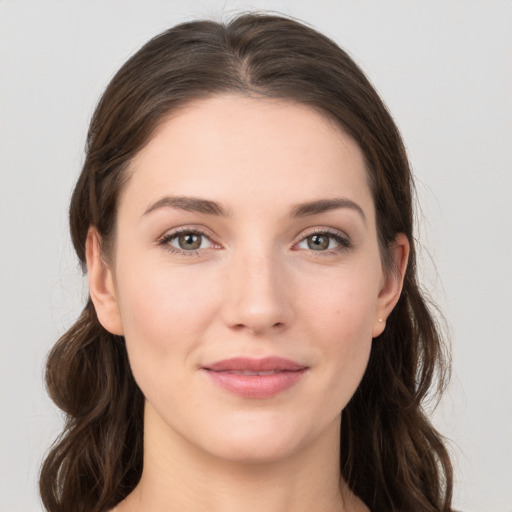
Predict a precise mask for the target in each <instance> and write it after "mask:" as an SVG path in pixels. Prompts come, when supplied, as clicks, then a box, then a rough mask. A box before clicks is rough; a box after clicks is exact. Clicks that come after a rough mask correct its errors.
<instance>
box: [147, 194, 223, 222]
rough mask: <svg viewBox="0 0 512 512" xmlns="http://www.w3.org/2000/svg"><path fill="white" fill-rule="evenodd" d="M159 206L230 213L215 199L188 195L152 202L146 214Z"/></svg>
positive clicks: (203, 211) (213, 213) (220, 214)
mask: <svg viewBox="0 0 512 512" xmlns="http://www.w3.org/2000/svg"><path fill="white" fill-rule="evenodd" d="M159 208H173V209H175V210H185V211H187V212H197V213H206V214H208V215H219V216H222V217H227V216H228V213H227V211H226V210H225V208H224V207H222V206H221V205H220V204H219V203H216V202H215V201H210V200H208V199H201V198H199V197H186V196H165V197H162V198H161V199H159V200H158V201H156V202H155V203H153V204H151V205H150V206H149V207H148V208H147V209H146V211H145V212H144V214H143V216H144V215H147V214H148V213H151V212H152V211H154V210H158V209H159Z"/></svg>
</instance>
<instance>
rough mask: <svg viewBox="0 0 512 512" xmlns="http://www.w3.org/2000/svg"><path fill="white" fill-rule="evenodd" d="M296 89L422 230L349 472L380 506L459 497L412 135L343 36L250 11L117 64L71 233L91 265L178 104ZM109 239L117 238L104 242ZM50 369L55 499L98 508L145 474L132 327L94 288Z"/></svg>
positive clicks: (376, 189)
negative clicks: (428, 290)
mask: <svg viewBox="0 0 512 512" xmlns="http://www.w3.org/2000/svg"><path fill="white" fill-rule="evenodd" d="M222 92H234V93H239V94H243V95H254V96H260V97H261V96H264V97H272V98H282V99H287V100H292V101H297V102H300V103H302V104H307V105H310V106H312V107H314V108H316V109H319V110H320V111H322V112H324V113H326V114H328V115H329V116H330V117H331V118H333V119H334V120H335V121H336V122H337V123H338V126H340V127H342V128H343V129H344V130H345V131H346V132H348V133H349V134H350V135H351V136H352V137H353V138H354V139H355V141H356V142H357V143H358V144H359V146H360V147H361V149H362V151H363V154H364V156H365V158H366V164H367V168H368V173H369V179H370V183H371V189H372V193H373V197H374V201H375V205H376V211H377V219H376V220H377V228H378V236H379V243H380V247H381V252H382V256H383V261H384V264H385V265H388V269H389V251H388V248H389V245H390V244H391V243H392V242H393V240H394V238H395V236H396V235H397V233H405V235H406V236H407V237H408V239H409V242H410V246H411V254H410V259H409V264H408V268H407V271H406V275H405V283H404V287H403V292H402V295H401V298H400V300H399V302H398V304H397V306H396V307H395V309H394V310H393V312H392V313H391V315H390V316H389V319H388V321H387V326H386V329H385V331H384V333H383V334H382V335H381V336H380V337H379V338H377V339H375V340H374V341H373V347H372V351H371V356H370V361H369V364H368V367H367V370H366V372H365V375H364V377H363V380H362V382H361V384H360V386H359V388H358V389H357V391H356V393H355V395H354V396H353V398H352V400H351V401H350V402H349V404H348V405H347V407H346V408H345V410H344V411H343V413H342V414H343V428H342V434H341V460H340V469H341V474H342V475H343V477H344V478H345V479H346V481H347V483H348V485H349V486H350V488H351V489H352V490H353V491H354V492H355V494H357V495H358V496H359V497H360V498H361V499H362V500H363V501H364V502H365V503H366V504H367V505H368V507H369V508H370V509H372V510H375V511H384V510H386V511H408V512H410V511H412V510H414V511H415V512H427V511H429V512H430V511H443V512H447V511H449V510H451V506H450V503H451V491H452V469H451V465H450V460H449V457H448V454H447V451H446V449H445V446H444V444H443V440H442V438H441V436H440V435H439V434H438V433H437V432H436V431H435V429H434V428H433V427H432V425H431V424H430V422H429V420H428V418H427V416H426V414H425V412H424V410H423V408H422V404H423V403H424V399H425V398H427V397H428V396H431V395H430V393H431V392H432V388H434V389H433V393H434V394H435V393H436V392H437V393H440V392H441V390H442V386H443V382H444V376H445V374H446V369H447V366H448V365H447V363H446V358H443V345H442V342H441V339H440V335H439V329H438V327H437V325H436V322H435V321H434V318H433V316H432V314H431V311H430V309H429V307H428V306H427V302H426V300H425V297H424V295H423V294H422V292H421V290H420V288H419V286H418V282H417V277H416V260H415V246H414V236H413V205H412V196H413V184H412V178H411V172H410V168H409V164H408V160H407V156H406V153H405V150H404V146H403V143H402V140H401V137H400V134H399V132H398V130H397V128H396V126H395V124H394V122H393V120H392V118H391V116H390V114H389V113H388V111H387V110H386V107H385V106H384V104H383V103H382V101H381V100H380V98H379V96H378V95H377V93H376V91H375V90H374V88H373V87H372V85H371V84H370V82H369V81H368V79H367V78H366V77H365V75H364V74H363V73H362V71H361V70H360V69H359V68H358V67H357V66H356V64H355V63H354V62H353V61H352V60H351V58H350V57H349V56H348V55H347V53H345V52H344V51H343V50H342V49H340V48H339V47H338V46H337V45H336V44H335V43H334V42H333V41H331V40H330V39H328V38H327V37H325V36H323V35H322V34H319V33H318V32H316V31H315V30H313V29H311V28H309V27H307V26H305V25H304V24H302V23H299V22H297V21H295V20H292V19H287V18H284V17H281V16H274V15H268V14H258V13H249V14H243V15H240V16H238V17H236V18H234V19H232V20H231V21H230V22H229V23H226V24H223V23H217V22H214V21H194V22H188V23H183V24H180V25H178V26H175V27H173V28H171V29H170V30H168V31H166V32H164V33H162V34H161V35H159V36H157V37H155V38H154V39H152V40H151V41H149V42H148V43H147V44H146V45H145V46H144V47H143V48H141V49H140V50H139V51H138V52H137V53H136V54H135V55H133V56H132V57H131V58H130V59H129V60H128V61H127V62H126V63H125V64H124V65H123V67H122V68H121V69H120V70H119V71H118V73H117V74H116V75H115V76H114V78H113V79H112V81H111V82H110V84H109V86H108V87H107V89H106V91H105V93H104V94H103V97H102V98H101V100H100V102H99V104H98V106H97V109H96V111H95V113H94V116H93V118H92V121H91V126H90V130H89V134H88V138H87V148H86V160H85V163H84V166H83V169H82V173H81V175H80V177H79V179H78V182H77V184H76V188H75V190H74V193H73V197H72V200H71V207H70V225H71V236H72V240H73V244H74V247H75V250H76V252H77V254H78V257H79V259H80V261H81V262H82V264H83V265H84V266H85V240H86V235H87V231H88V228H89V227H90V226H96V228H97V229H98V231H99V233H100V235H101V237H102V240H103V241H104V242H105V243H106V244H107V246H106V247H108V242H109V241H111V240H112V238H113V233H114V230H115V224H116V210H117V201H118V199H119V195H120V193H121V190H122V187H123V182H124V180H126V179H127V178H126V173H125V172H124V171H125V169H126V167H127V165H128V164H129V162H130V161H131V159H132V158H133V157H134V155H136V154H137V152H138V151H140V149H141V148H142V147H143V146H144V144H145V143H147V142H148V140H149V138H150V137H151V135H152V133H153V132H154V130H155V128H156V127H157V126H158V125H159V123H160V122H161V121H162V120H163V118H164V117H165V116H167V115H168V114H169V112H171V111H173V110H175V109H177V108H180V107H182V106H183V105H185V104H186V103H188V102H190V101H192V100H194V99H198V98H201V97H206V96H209V95H213V94H216V93H222ZM104 248H105V246H104ZM46 380H47V386H48V390H49V393H50V395H51V397H52V399H53V400H54V402H55V403H56V404H57V405H58V406H59V407H60V408H61V409H62V410H63V411H64V413H65V415H66V426H65V430H64V432H63V433H62V435H61V436H60V437H59V439H58V440H57V441H56V443H55V444H54V446H53V447H52V449H51V451H50V452H49V454H48V455H47V457H46V460H45V461H44V464H43V467H42V471H41V479H40V492H41V496H42V500H43V503H44V505H45V507H46V509H47V510H48V511H50V512H69V511H70V510H73V511H75V512H80V511H83V512H85V511H87V512H100V511H104V510H107V509H109V508H111V507H113V506H115V505H116V504H117V503H118V502H120V501H121V500H122V499H123V498H124V497H126V496H127V495H128V494H129V493H130V492H131V491H132V490H133V489H134V487H135V486H136V484H137V482H138V480H139V478H140V475H141V472H142V457H143V449H142V436H143V404H144V397H143V395H142V392H141V391H140V389H139V388H138V386H137V384H136V383H135V381H134V379H133V376H132V373H131V370H130V366H129V363H128V358H127V354H126V349H125V345H124V339H123V337H120V336H114V335H112V334H110V333H109V332H107V331H106V330H105V329H104V328H103V327H102V326H101V325H100V323H99V321H98V319H97V316H96V313H95V310H94V307H93V305H92V303H91V301H90V300H89V301H88V303H87V305H86V306H85V309H84V311H83V313H82V315H81V316H80V318H79V319H78V321H77V322H76V323H75V324H74V325H73V326H72V327H71V329H69V331H68V332H66V333H65V334H64V335H63V336H62V337H61V338H60V340H59V341H58V342H57V344H56V345H55V347H54V348H53V350H52V351H51V353H50V355H49V358H48V363H47V369H46Z"/></svg>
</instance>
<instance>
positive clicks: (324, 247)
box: [297, 231, 351, 252]
mask: <svg viewBox="0 0 512 512" xmlns="http://www.w3.org/2000/svg"><path fill="white" fill-rule="evenodd" d="M350 245H351V244H350V241H349V240H348V239H347V238H345V237H343V236H341V235H340V234H338V233H331V232H328V231H319V232H315V233H311V234H310V235H308V236H306V237H305V238H303V239H302V240H301V241H300V242H299V243H298V244H297V248H299V249H307V250H310V251H315V252H327V251H333V250H342V249H347V248H349V247H350Z"/></svg>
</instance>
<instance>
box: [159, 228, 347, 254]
mask: <svg viewBox="0 0 512 512" xmlns="http://www.w3.org/2000/svg"><path fill="white" fill-rule="evenodd" d="M182 234H190V235H197V236H200V237H203V238H206V239H207V240H209V241H210V242H211V244H212V245H214V246H215V245H217V247H220V246H219V245H218V244H215V242H213V241H212V239H211V238H210V237H209V236H208V235H207V234H206V233H204V232H203V231H200V230H197V229H191V228H180V229H177V230H176V231H173V232H172V233H167V234H165V235H164V236H162V237H161V238H160V239H159V240H158V245H159V246H161V247H163V248H164V249H165V250H166V251H168V252H170V253H172V254H179V255H183V256H200V255H201V254H202V253H203V251H204V250H205V249H195V250H191V251H186V250H184V249H178V248H177V247H174V246H172V245H171V242H172V241H173V240H175V239H176V238H177V237H179V236H180V235H182ZM314 235H319V236H327V237H329V238H330V239H332V240H334V241H335V242H336V243H337V244H338V245H337V246H336V247H334V248H332V249H326V250H324V251H314V250H313V249H309V252H310V253H312V254H314V256H316V257H322V256H327V255H334V254H338V253H340V252H345V251H348V250H349V249H351V248H352V242H351V240H350V238H349V237H347V236H344V235H341V234H340V233H339V232H338V231H333V230H330V229H316V230H313V231H311V232H309V233H307V234H306V235H305V236H303V237H302V238H301V239H300V240H299V241H298V242H297V243H295V244H294V246H296V245H298V244H300V243H302V242H304V241H305V240H307V239H308V238H309V237H311V236H314ZM298 250H308V249H298Z"/></svg>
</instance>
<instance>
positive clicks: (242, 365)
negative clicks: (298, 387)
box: [203, 357, 307, 372]
mask: <svg viewBox="0 0 512 512" xmlns="http://www.w3.org/2000/svg"><path fill="white" fill-rule="evenodd" d="M203 368H204V369H205V370H211V371H214V372H222V371H236V370H239V371H244V370H245V371H251V372H268V371H298V370H303V369H304V368H307V367H306V366H305V365H303V364H300V363H298V362H296V361H292V360H291V359H284V358H282V357H264V358H260V359H255V358H250V357H232V358H230V359H223V360H222V361H216V362H215V363H212V364H208V365H205V366H203Z"/></svg>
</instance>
